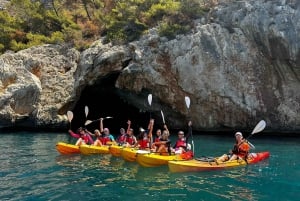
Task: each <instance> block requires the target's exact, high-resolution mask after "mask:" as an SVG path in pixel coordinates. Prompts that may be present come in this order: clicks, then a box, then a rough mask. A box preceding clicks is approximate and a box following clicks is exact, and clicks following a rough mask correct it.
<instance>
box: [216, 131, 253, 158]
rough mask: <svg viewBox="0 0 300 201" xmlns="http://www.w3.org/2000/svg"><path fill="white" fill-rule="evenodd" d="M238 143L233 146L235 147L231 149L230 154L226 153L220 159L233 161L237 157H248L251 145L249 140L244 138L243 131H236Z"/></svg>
mask: <svg viewBox="0 0 300 201" xmlns="http://www.w3.org/2000/svg"><path fill="white" fill-rule="evenodd" d="M235 139H236V143H235V144H234V146H233V149H232V150H230V151H229V154H224V155H222V156H221V157H219V159H218V161H221V162H224V161H232V160H236V159H244V160H245V159H246V158H247V156H248V153H249V150H250V145H249V144H248V142H247V140H245V139H244V138H243V134H242V133H241V132H236V133H235Z"/></svg>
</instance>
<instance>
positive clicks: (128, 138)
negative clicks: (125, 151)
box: [126, 136, 135, 145]
mask: <svg viewBox="0 0 300 201" xmlns="http://www.w3.org/2000/svg"><path fill="white" fill-rule="evenodd" d="M126 142H128V144H130V145H134V143H135V139H134V136H129V137H127V138H126Z"/></svg>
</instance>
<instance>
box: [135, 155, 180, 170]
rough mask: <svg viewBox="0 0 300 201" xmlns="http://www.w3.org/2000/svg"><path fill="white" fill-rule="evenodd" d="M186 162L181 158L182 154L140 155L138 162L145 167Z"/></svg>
mask: <svg viewBox="0 0 300 201" xmlns="http://www.w3.org/2000/svg"><path fill="white" fill-rule="evenodd" d="M172 160H176V161H182V160H186V159H183V158H182V157H181V154H173V155H161V154H159V153H149V154H138V155H137V159H136V161H137V162H138V163H139V164H140V165H141V166H143V167H157V166H161V165H168V161H172Z"/></svg>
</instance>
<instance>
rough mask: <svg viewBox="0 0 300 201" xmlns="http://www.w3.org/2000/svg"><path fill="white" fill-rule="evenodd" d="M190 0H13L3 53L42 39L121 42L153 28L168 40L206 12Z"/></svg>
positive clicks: (2, 27)
mask: <svg viewBox="0 0 300 201" xmlns="http://www.w3.org/2000/svg"><path fill="white" fill-rule="evenodd" d="M200 2H202V1H198V0H189V1H188V2H185V1H180V0H118V1H115V0H51V1H50V0H49V1H44V0H35V1H32V0H11V1H10V3H9V5H7V9H6V10H2V11H0V22H1V23H0V32H1V33H0V53H1V52H4V51H6V50H13V51H18V50H21V49H24V48H28V47H31V46H34V45H40V44H44V43H61V42H65V43H70V44H73V45H74V46H75V47H76V48H78V49H79V50H83V49H85V48H88V47H89V44H91V43H92V42H94V41H95V40H97V39H99V38H100V37H101V36H105V38H106V41H107V42H112V43H117V44H123V43H127V42H130V41H133V40H137V39H138V38H139V37H140V36H141V35H142V34H143V33H144V32H145V31H147V30H148V29H149V28H151V27H154V26H158V27H159V34H160V35H161V36H166V37H168V38H169V39H172V38H174V37H175V36H176V35H177V34H183V33H187V32H188V31H189V30H190V29H191V28H192V27H193V20H194V19H195V18H198V17H200V16H201V15H203V14H204V13H205V11H206V10H205V9H204V7H203V5H201V4H200Z"/></svg>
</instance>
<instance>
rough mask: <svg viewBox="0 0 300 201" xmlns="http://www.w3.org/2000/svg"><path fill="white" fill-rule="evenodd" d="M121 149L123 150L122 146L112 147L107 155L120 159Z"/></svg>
mask: <svg viewBox="0 0 300 201" xmlns="http://www.w3.org/2000/svg"><path fill="white" fill-rule="evenodd" d="M123 148H124V147H123V146H119V145H112V146H110V147H109V153H110V154H111V155H113V156H116V157H121V152H122V150H123Z"/></svg>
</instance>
